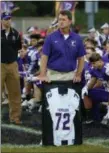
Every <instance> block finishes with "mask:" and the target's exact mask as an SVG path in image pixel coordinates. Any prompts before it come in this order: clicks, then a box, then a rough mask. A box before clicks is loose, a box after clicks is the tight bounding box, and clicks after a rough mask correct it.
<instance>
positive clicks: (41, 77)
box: [37, 75, 50, 82]
mask: <svg viewBox="0 0 109 153" xmlns="http://www.w3.org/2000/svg"><path fill="white" fill-rule="evenodd" d="M37 80H40V81H42V82H50V80H49V78H48V77H47V76H42V75H38V76H37Z"/></svg>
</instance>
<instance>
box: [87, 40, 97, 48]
mask: <svg viewBox="0 0 109 153" xmlns="http://www.w3.org/2000/svg"><path fill="white" fill-rule="evenodd" d="M85 47H86V48H88V47H89V48H90V47H93V48H95V46H94V45H93V44H92V43H91V42H90V41H86V42H85Z"/></svg>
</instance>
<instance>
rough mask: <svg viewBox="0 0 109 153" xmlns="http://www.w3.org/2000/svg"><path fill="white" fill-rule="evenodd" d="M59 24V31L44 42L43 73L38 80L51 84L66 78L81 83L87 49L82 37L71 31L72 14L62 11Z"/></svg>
mask: <svg viewBox="0 0 109 153" xmlns="http://www.w3.org/2000/svg"><path fill="white" fill-rule="evenodd" d="M58 22H59V29H58V30H56V31H55V32H53V33H51V34H49V35H48V36H47V37H46V40H45V42H44V46H43V55H42V57H41V73H40V75H39V76H38V78H39V80H41V81H47V82H49V81H53V80H59V78H60V80H63V79H62V78H63V77H64V76H65V78H64V79H65V80H72V82H74V83H76V82H81V74H82V71H83V68H84V55H85V49H84V46H83V43H82V40H81V37H80V36H79V35H78V34H76V33H74V32H72V31H70V25H71V23H72V15H71V12H69V11H67V10H64V11H61V12H60V13H59V17H58ZM77 63H78V64H77ZM52 74H54V75H52ZM55 75H56V77H55ZM58 76H59V77H58ZM67 77H68V78H67Z"/></svg>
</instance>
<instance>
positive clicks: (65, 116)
mask: <svg viewBox="0 0 109 153" xmlns="http://www.w3.org/2000/svg"><path fill="white" fill-rule="evenodd" d="M55 115H56V117H58V120H57V123H56V130H58V129H59V126H60V123H61V120H62V119H64V121H63V122H62V123H61V124H63V125H62V129H63V130H70V127H69V126H68V124H69V122H70V114H69V113H64V114H62V113H56V114H55Z"/></svg>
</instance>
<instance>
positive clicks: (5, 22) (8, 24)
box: [2, 18, 11, 28]
mask: <svg viewBox="0 0 109 153" xmlns="http://www.w3.org/2000/svg"><path fill="white" fill-rule="evenodd" d="M2 24H3V26H4V27H6V28H9V27H10V26H11V18H7V19H3V20H2Z"/></svg>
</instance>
